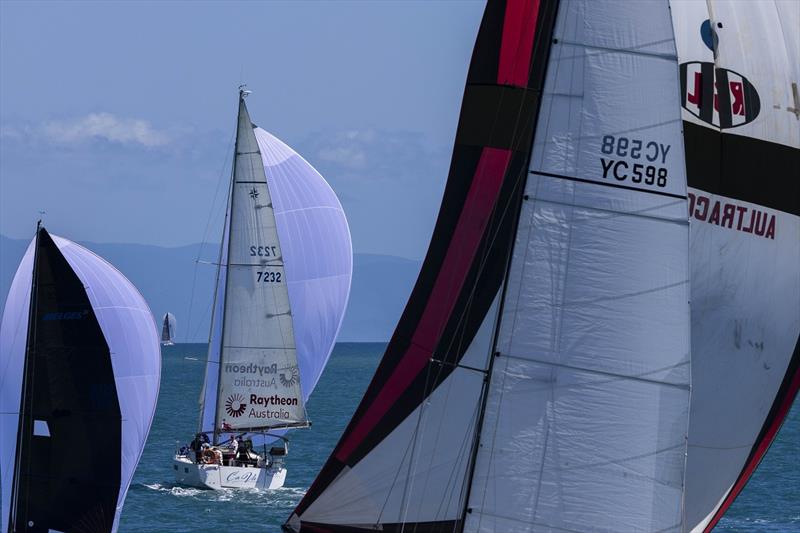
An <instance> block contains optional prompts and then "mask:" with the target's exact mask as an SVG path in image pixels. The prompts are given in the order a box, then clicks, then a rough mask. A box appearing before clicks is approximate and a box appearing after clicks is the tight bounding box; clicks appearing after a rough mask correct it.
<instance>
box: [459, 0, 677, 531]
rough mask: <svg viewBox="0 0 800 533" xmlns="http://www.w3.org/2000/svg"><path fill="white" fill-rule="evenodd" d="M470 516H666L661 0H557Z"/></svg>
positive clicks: (672, 502)
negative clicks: (551, 41) (552, 34)
mask: <svg viewBox="0 0 800 533" xmlns="http://www.w3.org/2000/svg"><path fill="white" fill-rule="evenodd" d="M533 139H534V140H533V151H532V156H531V163H530V174H529V176H528V180H527V184H526V185H525V196H524V201H523V204H522V209H521V213H520V218H519V226H518V230H517V233H516V237H515V244H514V252H513V256H512V259H511V264H510V270H509V274H508V277H507V279H506V287H505V296H504V300H503V302H502V311H501V316H500V321H499V324H498V333H497V344H496V352H495V357H494V358H493V365H492V371H491V377H490V384H489V389H488V393H487V401H486V408H485V412H484V419H483V424H482V427H481V429H480V442H479V445H478V451H477V456H476V462H475V471H474V477H473V482H472V486H471V491H470V497H469V502H468V504H467V507H468V509H469V513H468V514H467V515H466V524H465V527H464V530H465V531H468V532H473V531H481V532H489V531H504V532H528V531H537V530H556V531H588V530H594V531H665V530H672V531H677V530H679V529H680V528H681V525H682V521H683V516H682V512H683V476H684V459H685V452H686V438H687V431H688V415H689V361H690V354H689V339H690V327H689V322H690V313H689V272H688V251H689V246H688V239H689V228H688V221H687V208H686V180H685V172H684V160H683V146H682V138H681V121H680V98H679V85H678V64H677V57H676V52H675V45H674V37H673V33H672V26H671V20H670V12H669V5H668V3H667V2H666V1H665V0H664V1H651V2H625V1H617V2H615V1H583V0H578V1H576V0H563V1H562V2H560V4H559V13H558V17H557V22H556V28H555V32H554V36H553V44H552V45H551V49H550V60H549V64H548V66H547V79H546V83H545V89H544V94H543V96H542V101H541V109H540V110H539V118H538V123H537V127H536V130H535V132H534V137H533Z"/></svg>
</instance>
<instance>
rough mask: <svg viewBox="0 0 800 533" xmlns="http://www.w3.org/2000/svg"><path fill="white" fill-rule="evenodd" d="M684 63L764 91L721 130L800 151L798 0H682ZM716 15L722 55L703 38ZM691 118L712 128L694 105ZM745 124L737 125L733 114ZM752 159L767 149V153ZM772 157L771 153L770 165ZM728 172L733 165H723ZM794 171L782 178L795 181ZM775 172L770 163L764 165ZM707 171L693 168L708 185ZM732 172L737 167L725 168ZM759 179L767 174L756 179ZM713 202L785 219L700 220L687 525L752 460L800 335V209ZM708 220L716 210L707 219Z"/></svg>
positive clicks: (712, 508) (707, 513) (702, 520)
mask: <svg viewBox="0 0 800 533" xmlns="http://www.w3.org/2000/svg"><path fill="white" fill-rule="evenodd" d="M671 5H672V15H673V24H674V27H675V34H676V41H677V48H678V56H679V60H680V62H681V63H688V62H708V63H714V64H715V66H716V67H718V68H723V69H726V70H729V71H733V72H735V73H738V75H739V76H744V77H745V78H746V79H747V80H749V82H750V83H751V84H752V85H753V86H754V87H755V90H756V91H757V93H758V97H759V99H760V104H761V105H760V112H759V115H758V116H757V117H756V119H755V120H753V121H752V122H750V123H747V124H741V125H737V126H736V127H735V128H732V129H725V130H722V131H721V135H722V136H726V135H731V136H744V137H752V138H754V139H759V140H761V141H767V142H770V143H776V144H780V145H784V146H787V147H791V148H794V149H800V122H799V120H800V119H798V115H796V114H794V113H793V112H792V111H791V109H793V108H794V107H796V106H797V105H798V103H797V101H796V100H795V97H794V95H793V93H792V83H795V86H796V84H797V83H800V35H799V34H798V32H797V24H798V21H800V4H798V3H797V2H794V1H784V2H780V1H763V2H739V1H719V0H710V1H708V2H685V1H673V2H672V3H671ZM709 19H710V25H711V27H712V28H713V31H714V32H715V33H716V34H717V57H716V60H715V58H714V53H713V51H712V50H711V49H710V48H709V47H707V46H706V44H705V43H704V42H703V39H702V37H701V25H702V24H703V22H704V21H706V20H709ZM683 119H684V120H685V121H687V122H691V123H692V124H696V125H698V126H702V127H704V128H711V129H713V130H715V131H717V132H720V130H719V128H716V127H713V126H712V125H710V124H707V123H705V122H703V121H702V120H700V119H699V118H698V117H697V116H695V115H694V114H692V113H690V112H689V111H686V110H684V111H683ZM734 124H735V122H734ZM753 157H757V155H756V154H754V155H753ZM769 163H770V162H769V161H764V162H763V165H764V167H765V169H767V168H768V167H769ZM719 166H720V167H721V168H725V165H724V161H720V162H719ZM779 170H780V171H786V172H787V175H785V176H783V177H782V178H781V179H785V180H790V179H796V176H791V171H790V170H789V169H779ZM765 171H767V170H765ZM703 178H705V177H704V176H690V181H692V180H695V179H697V180H698V181H700V180H701V179H703ZM721 178H722V180H725V179H726V175H725V174H723V175H722V176H721ZM752 179H753V180H754V182H758V181H759V179H760V176H758V175H754V176H752ZM691 192H692V193H693V194H694V195H696V196H697V197H698V198H699V197H701V196H702V197H705V198H708V199H709V200H710V204H711V205H713V204H714V203H715V202H717V201H719V202H720V203H721V204H723V205H724V204H730V205H736V206H737V207H741V208H746V209H748V210H754V209H755V210H759V211H761V212H763V213H766V214H767V215H769V216H770V217H772V216H774V217H775V235H774V239H771V238H764V237H760V236H757V235H754V234H753V233H747V232H743V231H737V225H736V224H732V227H731V228H728V227H725V225H724V224H719V223H717V224H712V223H709V222H708V221H707V220H700V219H698V217H695V218H693V219H692V222H691V241H690V243H691V268H692V273H691V277H692V293H691V299H692V354H693V360H692V381H693V390H692V410H691V417H690V420H691V425H690V430H689V453H688V459H687V469H686V518H687V520H686V523H687V529H692V528H696V529H698V530H702V529H703V528H705V526H706V525H707V524H708V523H709V522H710V520H711V519H712V517H713V516H714V514H715V512H716V510H717V509H718V508H719V506H720V504H721V503H722V502H723V500H724V499H725V498H726V496H727V495H728V493H729V491H730V490H731V488H732V487H733V485H734V483H735V482H736V480H737V478H738V477H739V475H740V473H741V471H742V469H743V468H744V466H745V463H746V462H747V459H748V456H749V455H750V452H751V449H752V448H753V445H754V443H755V442H756V439H757V438H758V436H759V433H760V431H761V428H762V425H763V423H764V420H765V418H766V416H767V414H768V412H769V410H770V408H771V406H772V403H773V400H774V398H775V395H776V393H777V391H778V389H779V387H780V384H781V381H782V380H783V378H784V375H785V373H786V369H787V365H788V363H789V361H790V360H791V357H792V353H793V350H794V346H795V343H796V342H797V335H798V332H800V217H798V216H797V215H794V214H791V213H787V212H783V211H779V210H776V209H770V208H767V207H763V206H759V205H756V204H753V203H750V202H746V201H742V200H738V199H732V198H729V197H726V196H723V195H714V194H710V193H709V192H708V191H703V190H702V189H697V188H693V189H691ZM701 218H705V217H701Z"/></svg>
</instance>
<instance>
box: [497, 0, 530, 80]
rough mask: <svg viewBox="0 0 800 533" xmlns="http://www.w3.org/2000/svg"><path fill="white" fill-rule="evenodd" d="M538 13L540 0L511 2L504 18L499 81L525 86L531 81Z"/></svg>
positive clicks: (498, 73) (498, 72)
mask: <svg viewBox="0 0 800 533" xmlns="http://www.w3.org/2000/svg"><path fill="white" fill-rule="evenodd" d="M538 15H539V0H525V1H522V2H509V4H508V6H507V8H506V15H505V18H504V20H503V40H502V43H501V45H500V67H499V68H498V71H497V83H499V84H501V85H514V86H517V87H524V86H525V85H526V84H527V83H528V74H529V70H530V69H529V66H530V62H531V54H532V53H533V46H532V44H533V34H534V30H535V29H536V19H537V18H538Z"/></svg>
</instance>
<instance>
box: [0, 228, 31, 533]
mask: <svg viewBox="0 0 800 533" xmlns="http://www.w3.org/2000/svg"><path fill="white" fill-rule="evenodd" d="M35 243H36V240H35V239H34V240H33V241H32V242H31V243H30V244H29V245H28V248H27V250H26V252H25V255H24V256H23V257H22V261H20V264H19V267H18V268H17V272H16V274H14V279H13V281H12V282H11V288H10V289H9V291H8V297H7V298H6V305H5V308H4V309H3V321H2V324H0V494H2V508H0V512H1V513H2V515H1V516H0V531H8V518H9V512H10V506H11V492H12V490H11V484H12V483H13V480H14V462H15V460H16V450H17V432H18V431H19V407H20V395H21V394H22V373H23V369H24V364H25V346H26V343H27V340H28V313H29V310H30V302H31V280H32V278H33V257H34V251H35Z"/></svg>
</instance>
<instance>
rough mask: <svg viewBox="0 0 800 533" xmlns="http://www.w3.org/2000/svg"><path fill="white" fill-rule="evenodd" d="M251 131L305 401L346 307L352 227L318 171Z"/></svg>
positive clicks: (257, 131) (261, 132)
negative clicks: (268, 200) (262, 175)
mask: <svg viewBox="0 0 800 533" xmlns="http://www.w3.org/2000/svg"><path fill="white" fill-rule="evenodd" d="M255 134H256V140H257V141H258V146H259V149H260V151H261V160H262V162H263V163H264V170H265V172H266V175H267V179H268V182H267V183H268V185H269V192H270V195H271V197H272V205H273V209H274V211H275V221H276V223H277V226H278V236H279V238H280V241H281V251H282V252H283V258H284V263H285V270H286V282H287V284H288V287H289V301H290V302H291V303H292V318H293V319H294V338H295V343H296V345H297V361H298V364H299V367H300V385H301V388H302V390H303V399H304V400H308V397H309V396H310V395H311V392H312V391H313V390H314V387H315V386H316V385H317V382H318V381H319V377H320V376H321V375H322V370H323V369H324V368H325V365H326V364H327V362H328V358H329V357H330V354H331V351H332V350H333V346H334V344H335V342H336V336H337V335H338V334H339V328H340V326H341V324H342V319H343V318H344V312H345V309H346V308H347V299H348V297H349V295H350V280H351V278H352V275H353V246H352V243H351V241H350V229H349V227H348V225H347V218H346V217H345V214H344V210H343V209H342V205H341V204H340V203H339V199H338V198H337V197H336V194H335V193H334V192H333V189H331V187H330V185H328V183H327V182H326V181H325V179H324V178H323V177H322V176H321V175H320V174H319V172H317V171H316V170H315V169H314V167H312V166H311V165H310V164H309V163H308V162H306V160H305V159H303V158H302V157H301V156H300V155H299V154H297V153H296V152H295V151H294V150H292V149H291V148H289V147H288V146H286V145H285V144H284V143H283V142H281V141H280V139H278V138H276V137H274V136H272V135H271V134H269V133H268V132H266V131H264V130H263V129H261V128H256V129H255ZM256 252H257V253H258V249H256Z"/></svg>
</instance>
